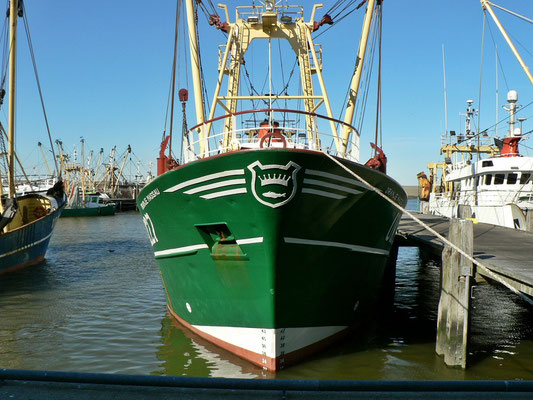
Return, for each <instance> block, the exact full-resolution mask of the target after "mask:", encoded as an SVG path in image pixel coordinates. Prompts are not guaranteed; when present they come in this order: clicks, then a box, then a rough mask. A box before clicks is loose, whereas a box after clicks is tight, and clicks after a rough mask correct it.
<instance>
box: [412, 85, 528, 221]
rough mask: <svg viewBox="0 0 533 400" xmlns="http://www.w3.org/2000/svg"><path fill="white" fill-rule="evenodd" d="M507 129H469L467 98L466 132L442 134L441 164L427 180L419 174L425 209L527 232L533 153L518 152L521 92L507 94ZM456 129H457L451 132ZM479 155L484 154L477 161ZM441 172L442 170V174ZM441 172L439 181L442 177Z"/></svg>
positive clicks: (471, 111) (434, 166)
mask: <svg viewBox="0 0 533 400" xmlns="http://www.w3.org/2000/svg"><path fill="white" fill-rule="evenodd" d="M507 100H508V107H507V110H508V111H509V130H508V132H507V134H506V136H505V137H504V138H503V139H502V140H500V139H498V138H493V137H490V136H488V135H483V134H482V135H477V134H475V133H474V132H473V131H472V129H471V123H472V116H473V115H474V112H475V110H474V108H473V107H472V101H471V100H469V101H468V108H467V110H466V124H465V132H464V134H458V135H456V134H452V135H447V136H446V137H443V144H442V146H441V152H442V154H444V156H445V158H444V160H445V161H444V162H443V163H429V164H428V167H429V168H430V174H429V178H427V177H426V175H425V174H424V173H421V174H419V176H418V179H419V181H420V186H421V187H422V188H425V190H424V193H421V200H422V203H421V204H422V211H425V212H428V213H431V214H435V215H441V216H445V217H448V218H474V219H475V220H476V221H478V222H483V223H488V224H493V225H501V226H506V227H509V228H514V229H521V230H526V229H528V230H529V229H530V228H528V226H529V224H530V222H529V220H531V219H532V217H533V181H532V176H533V157H525V156H523V155H522V154H520V151H519V143H520V141H521V140H524V138H523V136H522V130H521V127H519V126H517V125H518V124H517V120H516V118H515V114H516V110H517V101H518V93H517V92H516V91H515V90H511V91H510V92H509V93H508V97H507ZM452 132H453V131H452ZM479 155H485V157H484V158H481V157H480V158H479V160H477V161H476V160H475V159H476V157H478V156H479ZM439 171H440V172H439ZM439 176H440V182H439V179H438V177H439Z"/></svg>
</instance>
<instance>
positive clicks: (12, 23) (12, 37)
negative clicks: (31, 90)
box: [7, 0, 19, 197]
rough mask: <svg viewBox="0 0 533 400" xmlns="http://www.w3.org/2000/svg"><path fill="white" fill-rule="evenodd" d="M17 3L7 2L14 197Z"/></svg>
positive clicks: (12, 194) (12, 188)
mask: <svg viewBox="0 0 533 400" xmlns="http://www.w3.org/2000/svg"><path fill="white" fill-rule="evenodd" d="M18 3H19V2H18V0H11V1H10V4H9V43H10V52H9V116H8V118H9V125H8V136H9V137H8V152H7V159H8V164H9V172H8V185H9V196H10V197H15V82H16V67H17V18H18V8H19V7H18V5H19V4H18Z"/></svg>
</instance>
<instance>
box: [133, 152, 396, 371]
mask: <svg viewBox="0 0 533 400" xmlns="http://www.w3.org/2000/svg"><path fill="white" fill-rule="evenodd" d="M341 162H342V163H343V164H344V165H346V166H348V168H350V169H352V170H354V171H356V172H357V174H359V175H360V176H362V177H363V178H364V179H365V180H367V181H368V182H370V183H371V184H372V185H374V186H376V187H378V188H379V189H381V190H382V191H383V192H384V193H387V194H388V195H390V196H392V197H393V198H394V199H395V200H396V201H397V202H399V203H400V204H401V205H404V204H405V202H406V194H405V192H404V191H403V189H402V188H401V187H400V185H399V184H398V183H396V182H395V181H394V180H392V179H391V178H390V177H388V176H386V175H384V174H381V173H379V172H377V171H375V170H371V169H369V168H366V167H364V166H361V165H359V164H356V163H352V162H348V161H345V160H342V161H341ZM138 204H139V209H140V211H141V214H142V215H143V219H144V222H145V225H146V227H147V230H148V233H149V236H150V240H151V242H152V245H153V248H154V253H155V257H156V259H157V262H158V264H159V267H160V270H161V275H162V279H163V283H164V286H165V289H166V293H167V299H168V306H169V309H170V310H171V312H172V313H173V315H175V316H176V317H177V318H178V319H179V320H180V321H181V322H183V323H184V324H185V325H187V326H189V327H190V328H191V329H193V330H195V331H196V332H197V333H199V334H201V335H202V336H204V337H206V338H208V339H210V340H212V341H213V342H215V343H217V344H219V345H221V346H223V347H226V348H227V349H229V350H230V351H233V352H235V353H236V354H239V355H241V356H243V357H244V358H247V359H249V360H250V361H252V362H255V363H257V364H260V365H263V366H267V367H268V368H269V369H277V368H280V367H281V366H283V364H284V363H285V364H286V363H287V362H288V361H289V359H290V358H291V357H289V353H290V354H292V355H293V356H294V357H293V358H298V357H299V356H298V355H299V354H300V353H302V352H303V350H304V349H305V348H308V347H310V346H311V347H312V345H314V344H317V343H319V344H324V343H325V342H326V341H327V340H328V338H329V337H330V336H335V335H337V334H340V333H341V332H342V331H344V330H346V329H348V328H349V327H351V326H353V325H354V324H356V323H357V322H358V321H360V320H361V318H362V317H363V316H364V314H365V312H366V311H367V310H368V309H369V308H370V306H372V305H374V303H375V302H376V300H377V296H378V294H379V289H380V286H381V283H382V278H383V273H384V269H385V265H386V262H387V257H388V252H389V250H390V247H391V245H392V241H393V240H394V235H395V232H396V227H397V224H398V221H399V217H400V214H399V211H398V210H397V209H395V208H394V207H393V206H392V205H391V204H390V203H388V202H387V201H385V200H384V199H382V198H381V197H380V196H379V195H377V194H376V193H374V192H373V191H372V190H369V189H368V188H367V187H365V185H363V184H362V183H361V182H358V181H356V180H355V178H354V177H353V176H352V175H350V174H348V173H347V172H346V171H344V170H343V169H342V168H341V167H340V166H339V165H337V164H336V163H334V162H333V161H332V160H330V159H329V158H328V157H327V156H326V155H324V154H322V153H318V152H311V151H299V150H281V149H279V150H274V149H268V150H259V151H239V152H236V153H228V154H225V155H220V156H217V157H211V158H208V159H204V160H199V161H195V162H191V163H189V164H186V165H184V166H182V167H180V168H178V169H177V170H174V171H170V172H167V173H165V174H163V175H161V176H160V177H158V178H157V179H155V180H154V181H153V182H151V183H150V184H149V185H147V186H146V187H145V188H144V189H143V191H142V192H141V194H140V195H139V200H138ZM232 328H233V329H234V330H233V331H231V329H232ZM254 330H258V331H259V339H258V340H260V341H262V343H260V344H259V346H258V348H259V349H261V348H263V350H262V351H261V350H254V349H255V347H253V345H245V346H243V347H244V350H243V349H242V348H241V346H240V345H239V343H238V341H244V342H246V341H247V340H250V341H253V340H254V339H253V338H252V339H251V338H250V337H249V335H252V336H253V335H254V333H253V332H254ZM231 332H234V333H235V334H234V335H233V333H231ZM261 332H266V334H268V335H270V334H272V335H273V339H272V341H273V343H270V342H269V340H270V339H268V338H267V339H265V333H264V334H263V336H261ZM287 332H293V333H294V335H295V337H293V338H288V337H287V338H286V339H284V338H285V337H286V336H288V333H287ZM310 332H311V333H310ZM313 332H314V333H313ZM240 335H244V336H243V337H242V338H240V339H238V340H236V341H237V343H230V342H231V341H232V340H233V339H231V337H232V336H234V337H240ZM303 335H307V336H308V338H303V339H302V338H300V337H299V336H303ZM300 339H301V340H300ZM284 340H285V341H290V343H288V342H287V343H285V342H284ZM267 342H268V343H267ZM265 346H266V347H267V348H268V349H267V350H264V348H265ZM270 347H272V349H270ZM288 347H290V348H289V349H287V348H288ZM284 348H285V349H284ZM271 350H272V351H271ZM256 353H259V354H260V356H259V357H257V356H255V355H254V354H256ZM265 360H266V361H265ZM291 362H292V361H291Z"/></svg>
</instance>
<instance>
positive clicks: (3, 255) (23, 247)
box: [0, 232, 53, 258]
mask: <svg viewBox="0 0 533 400" xmlns="http://www.w3.org/2000/svg"><path fill="white" fill-rule="evenodd" d="M52 233H53V232H50V233H49V234H48V235H46V236H45V237H44V238H42V239H39V240H37V241H35V242H33V243H30V244H28V245H26V246H22V247H20V248H18V249H16V250H13V251H10V252H7V253H4V254H0V258H2V257H7V256H10V255H11V254H15V253H18V252H19V251H22V250H26V249H29V248H30V247H33V246H36V245H38V244H39V243H42V242H44V241H45V240H47V239H48V238H50V236H52Z"/></svg>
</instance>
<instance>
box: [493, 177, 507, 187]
mask: <svg viewBox="0 0 533 400" xmlns="http://www.w3.org/2000/svg"><path fill="white" fill-rule="evenodd" d="M504 179H505V175H504V174H496V175H494V184H495V185H503V181H504Z"/></svg>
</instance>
